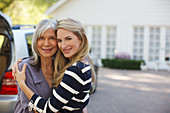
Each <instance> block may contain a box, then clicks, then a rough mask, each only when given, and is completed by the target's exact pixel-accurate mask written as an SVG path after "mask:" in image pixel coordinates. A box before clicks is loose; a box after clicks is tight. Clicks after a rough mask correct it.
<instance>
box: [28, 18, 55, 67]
mask: <svg viewBox="0 0 170 113" xmlns="http://www.w3.org/2000/svg"><path fill="white" fill-rule="evenodd" d="M56 24H57V21H55V20H53V19H45V20H41V21H40V22H39V23H38V24H37V25H36V29H35V32H34V35H33V39H32V52H33V62H32V63H31V64H32V65H36V64H38V63H39V61H40V59H39V56H40V53H39V51H38V49H37V39H38V38H39V37H40V36H41V35H43V34H44V33H45V31H47V30H48V29H50V28H52V29H54V30H55V29H56Z"/></svg>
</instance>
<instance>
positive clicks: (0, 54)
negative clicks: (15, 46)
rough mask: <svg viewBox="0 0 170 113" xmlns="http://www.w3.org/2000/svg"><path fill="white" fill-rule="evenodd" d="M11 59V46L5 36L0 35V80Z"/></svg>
mask: <svg viewBox="0 0 170 113" xmlns="http://www.w3.org/2000/svg"><path fill="white" fill-rule="evenodd" d="M10 59H11V44H10V40H9V38H8V37H7V36H6V35H1V34H0V80H1V77H2V75H3V73H4V71H5V69H6V68H7V66H8V64H9V62H10Z"/></svg>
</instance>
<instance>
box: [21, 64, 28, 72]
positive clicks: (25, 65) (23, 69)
mask: <svg viewBox="0 0 170 113" xmlns="http://www.w3.org/2000/svg"><path fill="white" fill-rule="evenodd" d="M26 68H27V64H24V66H23V67H22V71H23V72H24V73H25V70H26Z"/></svg>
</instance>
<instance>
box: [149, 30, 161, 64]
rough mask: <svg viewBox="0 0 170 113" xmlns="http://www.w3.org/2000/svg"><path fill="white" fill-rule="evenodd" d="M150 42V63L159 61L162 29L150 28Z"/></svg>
mask: <svg viewBox="0 0 170 113" xmlns="http://www.w3.org/2000/svg"><path fill="white" fill-rule="evenodd" d="M149 38H150V42H149V61H158V60H159V48H160V28H158V27H151V28H150V36H149Z"/></svg>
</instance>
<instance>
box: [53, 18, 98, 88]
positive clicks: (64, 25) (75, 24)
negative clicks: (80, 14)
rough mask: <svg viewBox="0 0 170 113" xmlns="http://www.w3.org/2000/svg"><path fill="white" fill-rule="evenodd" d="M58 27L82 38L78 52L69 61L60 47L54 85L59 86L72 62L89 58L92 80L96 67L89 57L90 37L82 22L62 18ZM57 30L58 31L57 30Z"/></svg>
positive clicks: (56, 60)
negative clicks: (87, 35)
mask: <svg viewBox="0 0 170 113" xmlns="http://www.w3.org/2000/svg"><path fill="white" fill-rule="evenodd" d="M56 28H57V30H58V29H65V30H68V31H71V32H72V33H74V34H75V35H76V36H77V37H78V38H79V39H80V40H81V44H80V47H79V49H78V52H77V53H76V54H75V55H74V56H73V57H72V59H71V60H70V61H69V62H67V61H68V59H67V58H65V57H64V55H63V53H62V52H61V50H60V49H58V51H57V55H56V58H55V71H54V86H56V87H57V86H58V85H59V84H60V82H61V81H62V79H63V76H64V72H65V70H66V69H67V68H68V67H70V66H71V65H72V64H74V63H75V62H78V61H82V60H84V59H85V60H87V61H88V63H89V64H90V66H91V70H92V71H91V73H92V80H93V81H95V79H94V67H93V63H92V61H91V59H90V58H89V44H88V39H87V37H86V34H85V31H84V28H83V26H82V25H81V23H80V22H79V21H77V20H74V19H71V18H67V19H62V20H60V21H58V22H57V26H56ZM57 30H56V32H57Z"/></svg>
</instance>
